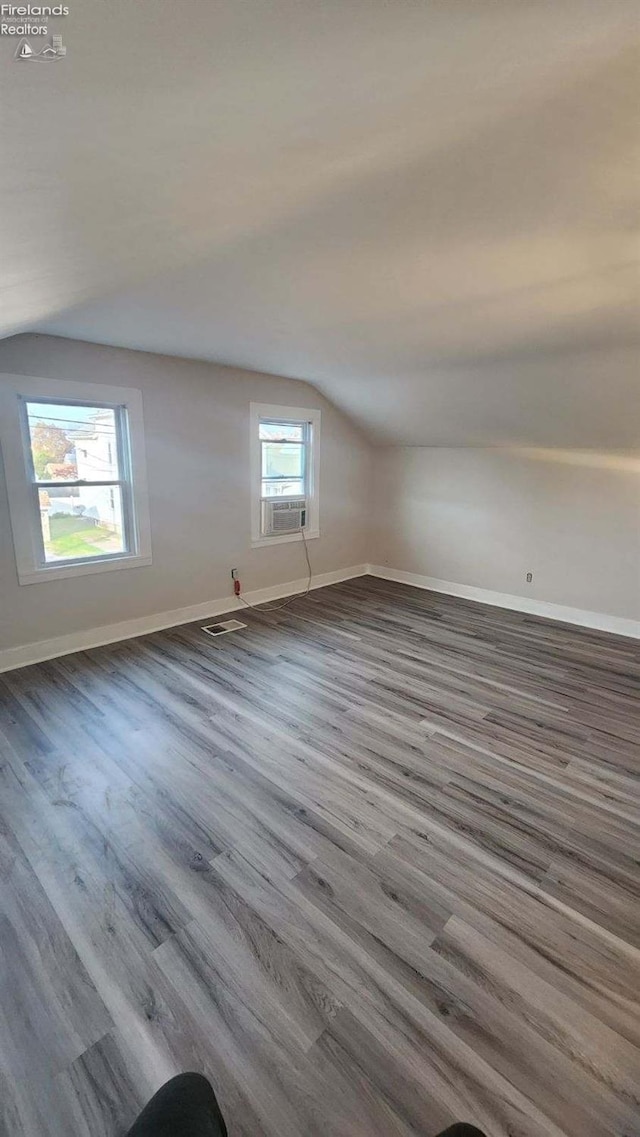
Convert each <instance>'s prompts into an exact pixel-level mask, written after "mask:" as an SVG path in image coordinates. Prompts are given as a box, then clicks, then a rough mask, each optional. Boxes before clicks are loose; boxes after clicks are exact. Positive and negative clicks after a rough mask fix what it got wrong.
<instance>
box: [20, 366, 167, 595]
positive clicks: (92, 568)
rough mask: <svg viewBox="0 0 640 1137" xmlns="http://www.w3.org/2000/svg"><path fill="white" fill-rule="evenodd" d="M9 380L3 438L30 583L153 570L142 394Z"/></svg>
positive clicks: (24, 579) (24, 574)
mask: <svg viewBox="0 0 640 1137" xmlns="http://www.w3.org/2000/svg"><path fill="white" fill-rule="evenodd" d="M5 379H7V380H8V382H7V384H6V386H5V385H4V384H3V387H2V394H1V396H0V423H1V424H2V425H1V428H0V440H1V441H2V450H3V456H4V464H5V470H6V476H7V487H8V491H9V507H10V511H11V526H12V529H13V537H14V546H15V553H16V564H17V568H18V578H19V580H20V583H21V584H34V583H37V582H39V581H43V580H52V579H56V578H58V577H61V576H72V575H82V574H85V573H89V572H104V571H108V570H109V569H114V568H133V567H135V566H137V565H143V564H150V563H151V542H150V532H149V517H148V506H147V493H146V470H145V460H144V436H143V425H142V397H141V395H140V392H139V391H134V390H130V389H129V388H122V387H103V386H98V385H93V384H83V383H71V382H69V383H65V382H58V381H54V380H44V379H29V378H24V377H18V376H10V377H5Z"/></svg>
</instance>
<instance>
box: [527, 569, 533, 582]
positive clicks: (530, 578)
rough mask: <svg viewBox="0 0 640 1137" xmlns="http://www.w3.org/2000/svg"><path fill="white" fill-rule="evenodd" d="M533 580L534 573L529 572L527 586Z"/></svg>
mask: <svg viewBox="0 0 640 1137" xmlns="http://www.w3.org/2000/svg"><path fill="white" fill-rule="evenodd" d="M532 580H533V573H532V572H528V573H527V584H531V581H532Z"/></svg>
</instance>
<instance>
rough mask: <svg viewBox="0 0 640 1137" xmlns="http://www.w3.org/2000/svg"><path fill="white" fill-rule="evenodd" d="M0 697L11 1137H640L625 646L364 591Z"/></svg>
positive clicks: (141, 647) (326, 597) (1, 1066)
mask: <svg viewBox="0 0 640 1137" xmlns="http://www.w3.org/2000/svg"><path fill="white" fill-rule="evenodd" d="M245 618H246V622H247V624H248V625H249V626H248V628H247V629H246V630H245V631H240V632H237V633H235V634H233V635H229V636H226V637H223V638H221V639H218V640H212V639H210V638H208V637H206V636H205V635H203V634H202V632H201V631H200V630H199V628H198V626H197V625H189V626H187V627H183V628H179V629H174V630H172V631H167V632H162V633H158V634H156V635H151V636H146V637H144V638H141V639H138V640H129V641H127V642H125V643H121V644H116V645H113V646H110V647H103V648H100V649H97V650H94V651H87V652H83V653H81V654H77V655H71V656H67V657H65V658H62V659H58V660H56V661H54V662H50V663H44V664H40V665H37V666H34V667H30V668H25V669H24V670H22V671H16V672H12V673H9V674H7V675H5V676H3V677H2V680H1V682H0V757H1V771H0V790H1V806H0V815H1V818H2V827H1V829H0V872H1V879H2V909H1V912H0V933H1V934H0V946H1V962H2V1000H1V1010H0V1071H1V1074H0V1077H1V1079H2V1083H1V1086H0V1089H1V1093H2V1103H3V1110H4V1125H5V1130H4V1131H3V1132H6V1133H7V1134H9V1135H11V1137H23V1135H24V1137H116V1135H119V1134H122V1133H123V1132H124V1131H125V1130H126V1127H127V1126H128V1124H130V1123H131V1121H132V1120H133V1118H134V1116H135V1114H136V1112H137V1110H138V1109H139V1107H141V1105H142V1104H143V1103H144V1101H145V1099H146V1098H147V1096H149V1095H150V1094H151V1093H152V1092H153V1091H154V1090H155V1089H156V1088H157V1087H158V1085H159V1084H160V1083H161V1082H163V1081H164V1080H165V1079H166V1078H168V1077H170V1076H171V1075H172V1074H174V1073H176V1072H178V1071H180V1070H185V1069H192V1070H202V1071H204V1072H205V1073H206V1074H208V1075H209V1077H210V1078H211V1080H212V1082H213V1084H214V1086H215V1088H216V1090H217V1092H218V1094H219V1097H220V1099H221V1103H222V1105H223V1108H224V1111H225V1113H226V1114H227V1116H228V1118H229V1127H230V1133H231V1137H316V1135H317V1137H356V1135H357V1137H409V1135H411V1134H413V1135H420V1137H429V1135H431V1134H434V1133H436V1132H437V1131H438V1130H439V1129H440V1128H441V1127H443V1126H445V1125H446V1124H448V1123H450V1122H451V1121H452V1120H454V1119H462V1120H468V1121H472V1122H475V1123H476V1124H477V1125H479V1126H481V1127H482V1128H483V1129H484V1130H485V1131H486V1133H487V1134H489V1135H490V1137H505V1135H507V1134H509V1135H510V1137H542V1135H553V1137H561V1135H566V1137H604V1135H606V1134H609V1135H610V1134H615V1135H617V1137H634V1135H638V1134H640V1105H639V1097H640V1050H639V1049H638V1047H639V1044H640V1008H639V1003H638V995H639V991H640V983H639V972H640V967H639V960H640V952H639V950H638V949H639V942H640V904H639V902H638V878H639V875H640V870H639V864H640V844H639V842H638V820H639V808H638V806H639V798H640V790H639V786H638V780H637V774H638V770H639V768H640V651H639V645H638V644H637V643H634V642H633V641H631V640H625V639H619V638H615V637H612V636H608V635H606V634H603V633H598V632H591V631H588V630H585V629H580V628H570V627H567V626H563V625H560V624H553V623H550V622H546V621H543V620H539V619H536V618H534V617H528V616H526V615H523V614H521V613H520V614H519V613H514V612H507V611H502V610H500V609H496V608H488V607H484V606H481V605H476V604H473V603H470V602H466V601H463V600H458V599H454V598H451V597H446V596H438V595H436V594H433V593H425V592H419V591H417V590H415V589H411V588H407V587H405V586H402V585H396V584H389V583H386V582H384V581H381V580H374V579H372V578H367V577H365V578H361V579H359V580H354V581H351V582H349V583H347V584H342V585H338V586H334V587H332V588H328V589H324V590H322V591H318V592H316V593H314V594H313V596H312V597H310V598H308V599H305V600H299V601H296V603H295V605H294V606H292V607H291V608H289V609H284V610H282V611H278V612H274V613H270V614H267V615H260V614H258V613H255V612H247V614H246V617H245Z"/></svg>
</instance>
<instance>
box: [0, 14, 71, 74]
mask: <svg viewBox="0 0 640 1137" xmlns="http://www.w3.org/2000/svg"><path fill="white" fill-rule="evenodd" d="M68 15H69V5H68V4H0V20H1V22H0V36H15V37H20V41H19V43H18V47H17V49H16V52H15V55H14V59H20V60H29V61H32V62H38V63H42V62H45V61H50V60H53V59H60V58H61V57H62V56H64V55H66V54H67V49H66V47H64V46H63V43H62V36H60V35H52V36H51V37H50V42H49V43H47V44H45V46H44V47H43V48H42V50H39V48H38V49H36V48H35V47H32V45H31V44H30V43H29V40H28V39H27V38H26V37H27V36H38V37H39V42H40V43H42V37H49V26H48V24H47V20H49V19H55V18H56V17H59V16H68ZM25 17H26V19H25ZM5 19H8V20H11V23H5ZM31 21H34V22H31Z"/></svg>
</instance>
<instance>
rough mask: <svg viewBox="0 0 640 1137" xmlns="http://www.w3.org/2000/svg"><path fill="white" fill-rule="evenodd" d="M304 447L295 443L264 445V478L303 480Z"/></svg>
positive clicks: (270, 443) (265, 443) (268, 443)
mask: <svg viewBox="0 0 640 1137" xmlns="http://www.w3.org/2000/svg"><path fill="white" fill-rule="evenodd" d="M304 453H305V448H304V446H302V445H300V444H299V443H295V442H285V443H282V442H263V443H262V477H263V478H303V477H304Z"/></svg>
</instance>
